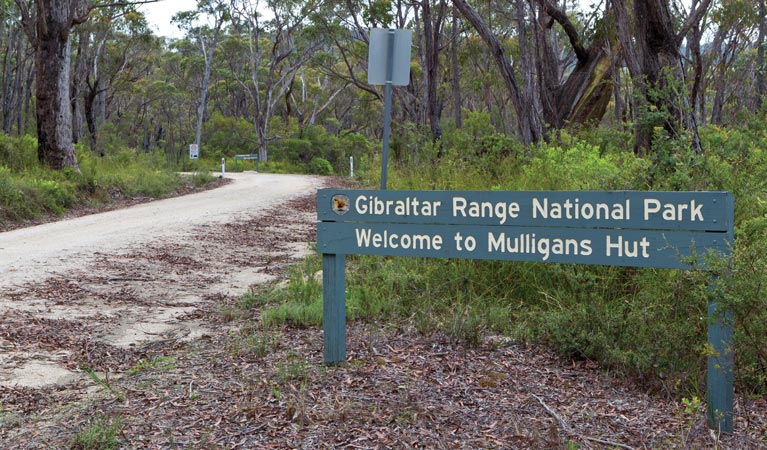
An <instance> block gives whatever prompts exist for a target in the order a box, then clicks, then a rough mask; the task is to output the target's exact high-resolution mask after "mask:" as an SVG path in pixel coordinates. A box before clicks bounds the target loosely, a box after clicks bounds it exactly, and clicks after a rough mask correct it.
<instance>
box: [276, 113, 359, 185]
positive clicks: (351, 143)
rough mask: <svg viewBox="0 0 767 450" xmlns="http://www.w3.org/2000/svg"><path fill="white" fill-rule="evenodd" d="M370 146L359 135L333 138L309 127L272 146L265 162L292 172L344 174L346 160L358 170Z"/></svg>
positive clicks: (317, 127) (350, 134)
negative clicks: (351, 162) (353, 163)
mask: <svg viewBox="0 0 767 450" xmlns="http://www.w3.org/2000/svg"><path fill="white" fill-rule="evenodd" d="M330 127H331V128H332V124H331V126H330ZM371 146H372V144H371V143H370V142H369V141H368V140H367V139H366V138H365V137H364V136H363V135H361V134H357V133H348V134H343V135H337V134H333V133H329V132H328V131H327V130H326V127H325V126H319V125H313V126H310V127H307V128H306V129H305V130H297V131H296V132H295V133H294V134H293V135H292V136H291V137H288V138H284V139H279V140H276V141H275V142H274V143H272V144H271V146H270V148H269V161H270V162H273V163H274V162H276V163H279V164H281V165H282V166H281V167H283V168H284V169H293V171H294V172H304V173H313V174H320V175H330V174H333V173H337V174H348V173H349V158H350V157H353V158H354V160H355V166H356V169H361V168H362V165H363V164H364V163H365V160H366V158H365V156H367V154H368V153H369V150H370V148H371ZM323 160H324V162H323ZM326 163H327V164H326ZM269 171H272V170H269Z"/></svg>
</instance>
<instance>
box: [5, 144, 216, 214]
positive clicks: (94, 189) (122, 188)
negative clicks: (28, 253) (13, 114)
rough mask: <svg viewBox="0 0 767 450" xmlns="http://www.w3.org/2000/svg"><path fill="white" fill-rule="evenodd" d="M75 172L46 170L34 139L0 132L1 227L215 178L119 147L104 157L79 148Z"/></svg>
mask: <svg viewBox="0 0 767 450" xmlns="http://www.w3.org/2000/svg"><path fill="white" fill-rule="evenodd" d="M78 159H79V161H80V168H79V171H75V170H72V169H65V170H51V169H49V168H46V167H45V166H43V165H42V164H40V162H39V161H38V158H37V140H36V139H35V138H33V137H30V136H28V135H27V136H24V137H20V138H17V137H12V136H8V135H2V134H0V229H10V228H15V227H17V226H20V225H22V224H24V223H29V222H34V221H39V220H47V219H51V218H55V217H58V216H61V215H63V214H65V213H66V212H67V211H70V210H73V209H99V208H105V207H109V206H110V205H112V204H114V203H115V202H119V201H122V200H130V199H134V198H137V197H152V198H159V197H164V196H168V195H171V194H173V193H176V192H183V191H186V190H188V189H190V188H193V187H201V186H203V185H205V184H207V183H209V182H211V181H213V180H214V178H213V177H212V176H211V175H209V174H208V172H196V173H194V174H193V175H182V174H179V173H178V172H177V169H178V168H177V167H175V165H170V164H168V163H167V162H166V161H165V158H164V157H163V156H162V155H160V154H148V153H138V152H136V151H134V150H131V149H128V148H123V149H121V150H117V151H115V152H113V153H110V154H108V155H106V156H103V157H100V156H95V155H93V154H92V153H91V151H90V150H88V149H85V148H79V149H78Z"/></svg>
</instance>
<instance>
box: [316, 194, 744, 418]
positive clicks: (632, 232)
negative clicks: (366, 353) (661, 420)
mask: <svg viewBox="0 0 767 450" xmlns="http://www.w3.org/2000/svg"><path fill="white" fill-rule="evenodd" d="M317 216H318V219H319V220H320V222H319V223H318V224H317V248H318V250H319V251H320V252H321V253H322V261H323V283H324V284H323V303H324V310H323V311H324V316H323V328H324V333H325V335H324V343H325V352H324V359H325V362H326V363H328V364H338V363H340V362H343V361H345V360H346V309H345V308H346V306H345V305H346V296H345V289H346V287H345V274H344V271H345V256H344V255H350V254H365V255H386V256H417V257H430V258H463V259H487V260H503V261H532V262H550V263H575V264H601V265H610V266H630V267H655V268H671V269H704V270H705V269H706V267H705V264H704V261H702V259H701V258H699V257H700V256H703V255H704V254H707V253H715V254H718V255H729V254H730V253H731V250H732V244H733V220H734V218H733V217H734V199H733V196H732V194H730V193H727V192H638V191H607V192H584V191H572V192H567V191H528V192H500V191H386V190H380V191H365V190H338V189H323V190H320V191H319V193H318V195H317ZM714 280H715V278H714ZM714 280H712V285H713V283H714ZM711 292H712V293H713V292H714V290H712V291H711ZM716 305H717V302H716V299H715V298H714V296H713V295H712V298H711V300H710V303H709V333H708V343H709V348H710V349H712V355H711V356H710V357H709V361H708V374H707V380H708V408H709V426H710V427H712V428H715V429H719V430H721V431H724V432H727V433H730V432H732V420H733V417H732V410H733V378H732V371H733V348H732V316H731V315H730V314H727V313H725V314H722V313H721V312H720V311H718V310H717V306H716Z"/></svg>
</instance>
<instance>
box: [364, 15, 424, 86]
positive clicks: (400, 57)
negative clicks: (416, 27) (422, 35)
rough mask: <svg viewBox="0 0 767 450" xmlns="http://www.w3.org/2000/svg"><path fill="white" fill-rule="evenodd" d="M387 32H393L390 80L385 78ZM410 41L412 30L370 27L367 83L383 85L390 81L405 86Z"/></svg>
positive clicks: (407, 74) (407, 75)
mask: <svg viewBox="0 0 767 450" xmlns="http://www.w3.org/2000/svg"><path fill="white" fill-rule="evenodd" d="M389 32H393V33H394V49H393V58H392V64H393V67H392V72H391V73H392V79H391V80H387V79H386V62H387V53H388V51H389ZM412 42H413V31H412V30H387V29H384V28H373V29H371V30H370V50H369V51H368V83H370V84H378V85H383V84H386V82H387V81H391V82H392V85H393V86H407V85H408V84H409V83H410V47H411V45H412Z"/></svg>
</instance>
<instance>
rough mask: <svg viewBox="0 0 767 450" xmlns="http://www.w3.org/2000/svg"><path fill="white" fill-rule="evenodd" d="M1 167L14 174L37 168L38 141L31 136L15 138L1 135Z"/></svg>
mask: <svg viewBox="0 0 767 450" xmlns="http://www.w3.org/2000/svg"><path fill="white" fill-rule="evenodd" d="M0 165H2V166H5V167H7V168H8V169H10V170H11V171H13V172H21V171H24V170H31V169H34V168H37V167H38V166H39V163H38V161H37V140H36V139H33V138H32V137H30V136H24V137H22V138H14V137H10V136H8V135H5V134H0Z"/></svg>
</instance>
